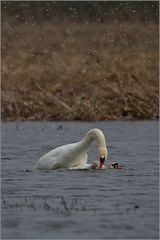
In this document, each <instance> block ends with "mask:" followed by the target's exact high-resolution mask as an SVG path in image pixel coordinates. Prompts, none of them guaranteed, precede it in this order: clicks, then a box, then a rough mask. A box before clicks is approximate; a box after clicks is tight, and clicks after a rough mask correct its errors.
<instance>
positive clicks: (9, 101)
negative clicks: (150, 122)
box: [2, 21, 158, 121]
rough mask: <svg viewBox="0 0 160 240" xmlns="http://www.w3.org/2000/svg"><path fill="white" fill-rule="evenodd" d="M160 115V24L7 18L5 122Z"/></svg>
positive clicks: (4, 33) (4, 37) (4, 39)
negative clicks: (24, 21) (37, 21)
mask: <svg viewBox="0 0 160 240" xmlns="http://www.w3.org/2000/svg"><path fill="white" fill-rule="evenodd" d="M157 118H158V25H157V24H155V23H153V22H148V23H142V22H140V21H135V22H132V21H131V22H123V21H122V22H118V21H115V22H109V23H88V24H87V23H76V24H74V23H58V24H55V25H54V24H49V23H47V22H46V23H45V22H44V23H43V24H42V25H38V24H33V23H30V24H13V23H9V22H8V23H6V24H2V120H4V121H13V120H87V121H96V120H107V119H132V120H134V119H157Z"/></svg>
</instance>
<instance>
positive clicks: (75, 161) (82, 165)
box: [35, 128, 108, 169]
mask: <svg viewBox="0 0 160 240" xmlns="http://www.w3.org/2000/svg"><path fill="white" fill-rule="evenodd" d="M93 140H96V141H97V144H98V150H99V157H100V161H99V164H97V163H96V164H95V163H93V164H89V163H87V158H88V155H87V152H88V150H89V146H90V144H91V142H92V141H93ZM107 156H108V151H107V147H106V141H105V136H104V134H103V132H102V131H101V130H99V129H97V128H94V129H91V130H90V131H89V132H87V134H86V135H85V137H84V138H83V139H82V140H81V141H80V142H77V143H71V144H67V145H63V146H61V147H58V148H56V149H53V150H52V151H50V152H48V153H47V154H45V155H44V156H42V157H41V158H40V159H39V160H38V162H37V163H36V165H35V168H36V169H56V168H69V169H90V168H99V169H103V168H105V166H104V162H105V159H106V158H107Z"/></svg>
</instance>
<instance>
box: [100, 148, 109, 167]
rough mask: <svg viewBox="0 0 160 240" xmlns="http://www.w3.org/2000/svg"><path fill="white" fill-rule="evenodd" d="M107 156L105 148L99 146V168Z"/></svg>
mask: <svg viewBox="0 0 160 240" xmlns="http://www.w3.org/2000/svg"><path fill="white" fill-rule="evenodd" d="M107 156H108V151H107V148H100V149H99V162H100V165H99V168H100V169H102V168H103V166H104V163H105V160H106V158H107Z"/></svg>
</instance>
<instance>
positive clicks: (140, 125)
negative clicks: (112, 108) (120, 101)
mask: <svg viewBox="0 0 160 240" xmlns="http://www.w3.org/2000/svg"><path fill="white" fill-rule="evenodd" d="M93 127H98V128H100V129H102V130H103V132H104V134H105V136H106V140H107V145H108V150H109V158H108V162H113V161H117V162H119V163H121V164H125V165H126V167H125V168H124V169H123V170H115V169H114V170H111V169H108V170H90V171H88V170H85V171H82V170H81V171H80V170H54V171H36V170H34V169H33V166H34V165H35V163H36V161H37V160H38V159H39V157H41V156H42V155H43V154H45V153H46V152H48V151H49V150H51V149H53V148H55V147H58V146H60V145H63V144H66V143H70V142H76V141H79V140H80V139H81V138H82V137H83V136H84V134H85V133H86V132H87V131H88V130H89V129H91V128H93ZM1 128H2V163H1V167H2V174H1V175H2V238H3V239H109V238H110V239H138V238H139V239H153V238H154V239H158V214H159V203H158V122H155V121H142V122H120V121H115V122H112V121H108V122H97V123H86V122H83V123H81V122H46V123H40V122H34V123H32V122H24V123H2V127H1ZM89 159H90V162H92V161H94V160H98V153H97V147H96V143H93V144H92V146H91V148H90V152H89Z"/></svg>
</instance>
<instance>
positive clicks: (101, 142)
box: [80, 128, 107, 152]
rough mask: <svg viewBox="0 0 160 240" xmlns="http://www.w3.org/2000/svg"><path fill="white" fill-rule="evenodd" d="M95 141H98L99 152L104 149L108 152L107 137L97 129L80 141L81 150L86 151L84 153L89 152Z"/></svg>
mask: <svg viewBox="0 0 160 240" xmlns="http://www.w3.org/2000/svg"><path fill="white" fill-rule="evenodd" d="M93 140H96V141H97V144H98V149H99V152H100V151H101V150H102V149H105V150H106V151H107V148H106V140H105V136H104V134H103V132H102V131H101V130H99V129H97V128H94V129H91V130H90V131H89V132H87V134H86V135H85V137H84V138H83V139H82V140H81V141H80V147H81V149H84V151H85V150H87V149H88V148H89V146H90V144H91V142H92V141H93Z"/></svg>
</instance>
